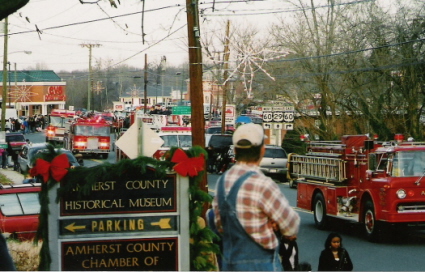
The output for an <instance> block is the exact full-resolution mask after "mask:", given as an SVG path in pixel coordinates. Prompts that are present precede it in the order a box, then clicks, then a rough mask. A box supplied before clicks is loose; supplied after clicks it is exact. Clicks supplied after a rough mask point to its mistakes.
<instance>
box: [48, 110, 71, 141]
mask: <svg viewBox="0 0 425 272" xmlns="http://www.w3.org/2000/svg"><path fill="white" fill-rule="evenodd" d="M48 118H49V119H48V126H47V128H46V142H48V143H62V142H63V136H64V134H65V132H66V131H68V130H69V126H70V124H71V123H72V122H73V121H74V120H75V118H77V115H76V112H75V111H73V110H58V109H54V110H52V112H51V113H50V114H49V116H48Z"/></svg>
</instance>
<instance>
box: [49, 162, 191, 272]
mask: <svg viewBox="0 0 425 272" xmlns="http://www.w3.org/2000/svg"><path fill="white" fill-rule="evenodd" d="M187 179H188V178H184V177H181V176H179V175H177V174H173V173H170V174H167V175H166V176H165V177H163V178H158V177H157V175H156V173H155V170H154V169H153V168H150V167H147V169H146V173H145V174H143V175H140V176H139V177H135V176H130V177H127V178H125V179H123V180H117V181H114V180H111V181H105V182H96V183H94V185H93V186H92V188H91V192H90V193H89V194H88V195H81V194H80V193H79V188H74V190H73V191H71V192H69V193H67V194H66V195H65V196H63V197H62V198H61V199H60V201H59V203H58V204H56V203H55V202H54V201H52V202H53V203H50V204H49V210H50V214H49V219H48V220H49V248H50V254H51V256H52V263H51V270H62V271H63V270H68V271H72V270H74V271H77V270H78V271H89V270H103V271H106V270H120V271H132V270H138V271H143V270H145V271H146V270H149V271H189V270H190V260H189V258H190V257H189V256H190V253H189V196H188V186H189V185H188V184H189V181H188V180H187ZM56 186H59V185H56ZM49 197H50V199H55V198H56V190H55V189H51V190H49Z"/></svg>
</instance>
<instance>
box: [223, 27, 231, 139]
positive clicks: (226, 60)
mask: <svg viewBox="0 0 425 272" xmlns="http://www.w3.org/2000/svg"><path fill="white" fill-rule="evenodd" d="M229 39H230V21H229V20H228V21H227V27H226V41H225V42H224V56H223V61H224V65H223V70H224V71H223V80H224V82H225V83H224V86H223V105H222V106H223V107H222V109H221V133H223V134H224V132H225V131H226V102H227V88H228V87H229V79H228V78H227V77H228V76H229V72H228V70H229V57H230V52H229Z"/></svg>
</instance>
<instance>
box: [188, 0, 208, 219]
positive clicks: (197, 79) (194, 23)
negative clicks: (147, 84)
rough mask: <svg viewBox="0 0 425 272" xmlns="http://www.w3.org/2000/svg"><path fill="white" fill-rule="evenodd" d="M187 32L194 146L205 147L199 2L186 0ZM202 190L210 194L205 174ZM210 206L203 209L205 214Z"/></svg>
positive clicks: (201, 183)
mask: <svg viewBox="0 0 425 272" xmlns="http://www.w3.org/2000/svg"><path fill="white" fill-rule="evenodd" d="M186 10H187V12H186V14H187V32H188V35H187V36H188V38H189V42H188V44H189V80H190V101H191V108H192V117H191V123H192V144H193V145H194V146H196V145H197V146H200V147H203V148H204V147H205V120H204V93H203V89H202V48H201V42H200V37H201V32H200V27H199V10H198V0H186ZM199 187H200V189H201V190H203V191H205V192H208V189H207V175H205V174H204V176H203V178H202V181H201V182H200V185H199ZM207 209H208V206H207V205H205V206H204V207H203V213H202V214H205V212H206V210H207Z"/></svg>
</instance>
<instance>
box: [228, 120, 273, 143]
mask: <svg viewBox="0 0 425 272" xmlns="http://www.w3.org/2000/svg"><path fill="white" fill-rule="evenodd" d="M264 138H265V137H264V130H263V127H262V126H260V125H257V124H254V123H248V124H243V125H241V126H239V127H238V128H237V129H236V131H235V132H234V133H233V138H232V140H233V145H234V146H235V147H236V148H251V147H253V146H261V145H262V144H263V141H264ZM242 140H246V141H247V142H246V143H240V141H242Z"/></svg>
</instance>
